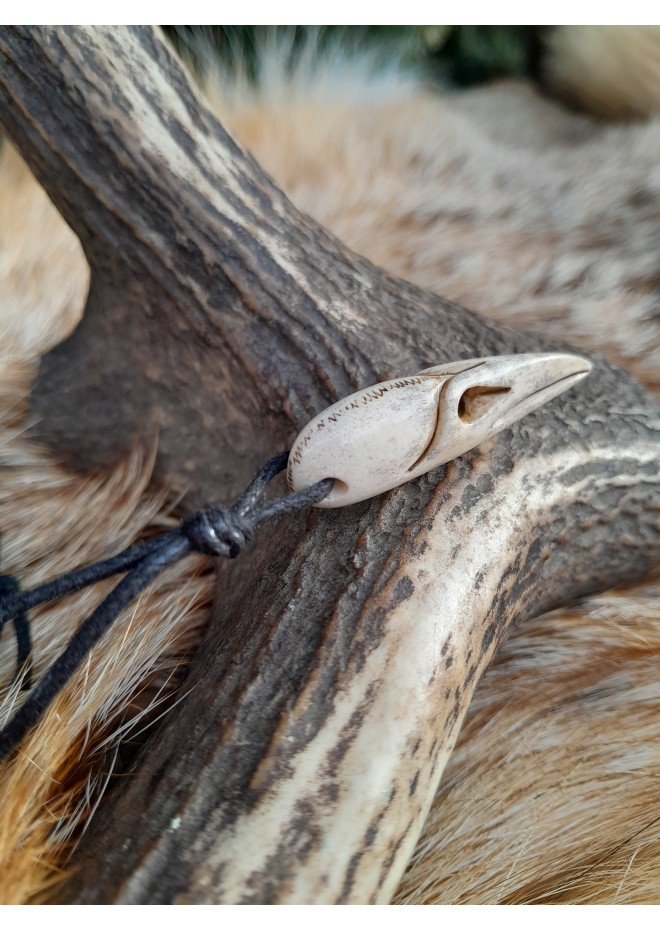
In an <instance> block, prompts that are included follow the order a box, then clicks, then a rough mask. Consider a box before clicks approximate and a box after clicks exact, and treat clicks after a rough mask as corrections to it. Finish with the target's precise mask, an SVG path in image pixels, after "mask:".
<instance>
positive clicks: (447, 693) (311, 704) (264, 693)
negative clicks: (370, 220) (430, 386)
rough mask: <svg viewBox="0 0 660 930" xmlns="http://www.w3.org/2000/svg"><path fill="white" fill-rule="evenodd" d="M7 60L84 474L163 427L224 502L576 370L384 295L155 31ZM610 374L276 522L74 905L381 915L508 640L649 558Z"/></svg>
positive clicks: (26, 45) (71, 36)
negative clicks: (485, 362) (84, 299)
mask: <svg viewBox="0 0 660 930" xmlns="http://www.w3.org/2000/svg"><path fill="white" fill-rule="evenodd" d="M0 53H1V54H2V55H3V67H2V69H1V70H0V115H1V119H2V122H3V124H4V125H5V128H6V129H7V131H8V133H9V134H10V135H11V136H12V138H13V139H14V141H15V142H16V144H17V145H18V146H19V148H20V150H21V152H22V154H23V155H24V157H25V158H26V159H27V160H28V162H29V164H30V165H31V167H32V169H33V170H34V171H35V173H36V175H37V177H38V178H39V180H40V181H41V182H42V183H43V184H44V186H45V187H46V189H47V191H48V192H49V194H50V195H51V197H52V198H53V200H54V201H55V203H56V205H57V206H58V207H59V209H60V210H61V211H62V213H63V214H64V216H65V217H66V219H67V220H68V222H69V223H70V224H71V225H72V227H73V228H74V230H75V231H76V232H77V234H78V235H79V236H80V238H81V241H82V243H83V246H84V248H85V251H86V254H87V257H88V259H89V261H90V265H91V268H92V286H91V291H90V297H89V301H88V306H87V310H86V314H85V317H84V320H83V322H82V324H81V325H80V327H79V328H78V330H77V331H76V332H75V333H74V335H73V336H72V338H71V339H70V340H68V342H66V343H65V344H63V345H62V346H60V347H59V348H58V349H56V350H55V351H54V352H53V353H51V354H50V355H49V356H47V357H46V358H45V359H44V361H43V363H42V366H41V369H40V373H39V378H38V381H37V384H36V386H35V390H34V394H33V409H34V411H35V413H37V414H38V415H39V417H41V425H40V426H39V433H38V435H39V436H40V437H41V438H42V439H43V440H46V441H47V442H48V443H49V444H50V445H51V446H52V447H53V448H55V449H57V450H58V451H59V452H60V453H62V454H63V455H65V456H66V457H67V458H68V460H69V461H70V462H72V463H75V464H76V465H77V466H78V467H80V466H81V465H82V466H84V467H96V466H98V465H101V464H108V463H110V462H112V461H114V460H115V459H116V458H117V456H119V455H121V454H122V452H123V451H124V450H126V449H127V448H128V446H129V445H130V442H131V440H132V437H133V435H134V434H135V433H136V432H140V433H142V434H143V435H147V436H148V435H150V434H151V433H152V432H153V430H154V429H155V428H156V427H157V428H158V430H159V458H158V463H157V475H158V477H159V479H160V480H161V481H163V482H166V483H167V485H168V486H169V487H171V488H173V489H174V490H175V491H182V490H187V491H188V492H189V498H188V499H189V501H190V502H191V504H192V503H193V502H195V503H198V502H200V501H204V502H207V501H209V500H222V499H227V498H229V497H230V496H231V495H233V494H234V493H235V492H236V490H237V489H238V487H239V486H240V485H241V484H242V483H243V482H244V481H245V479H246V478H247V476H248V473H249V472H250V471H252V470H253V469H254V467H255V466H256V465H257V464H258V463H259V461H260V460H261V459H263V458H265V457H267V455H268V454H270V453H272V452H273V451H275V450H276V449H278V448H280V447H282V446H285V445H288V444H289V443H290V442H291V441H292V439H293V438H294V436H295V434H296V432H297V430H298V429H300V428H301V427H302V426H303V424H304V423H305V422H306V421H307V420H308V419H309V418H310V417H311V416H313V415H315V414H316V413H318V411H319V410H321V409H323V408H324V407H325V406H327V405H328V404H329V403H333V402H335V401H336V400H338V398H340V397H342V396H345V395H347V394H350V393H351V392H353V391H355V390H358V389H361V388H364V387H366V386H368V385H369V384H372V383H374V382H375V381H378V380H384V379H387V378H398V377H400V376H404V375H408V374H411V373H414V372H416V371H419V370H420V368H423V367H425V366H429V365H438V363H441V362H449V361H453V360H456V359H461V358H463V359H470V358H475V357H482V356H485V355H502V354H505V355H509V354H516V353H521V352H536V351H553V350H556V349H558V348H561V347H555V346H547V345H545V344H544V343H542V342H541V341H540V340H537V339H535V338H532V337H530V336H525V335H523V334H517V333H513V332H511V331H508V330H505V329H501V328H498V327H496V326H494V325H493V324H491V323H489V322H487V321H486V320H484V319H482V318H480V317H478V316H477V315H475V314H473V313H470V312H468V311H466V310H462V309H461V308H458V307H456V306H454V305H452V304H450V303H448V302H447V301H443V300H442V299H440V298H437V297H434V296H432V295H429V294H426V293H424V292H422V291H419V290H418V289H416V288H414V287H412V286H411V285H408V284H406V283H405V282H403V281H400V280H395V279H392V278H390V277H388V276H387V275H386V274H384V273H383V272H382V271H380V270H379V269H377V268H375V267H374V266H373V265H371V264H370V263H369V262H367V261H366V260H364V259H362V258H360V257H359V256H356V255H354V254H352V253H350V252H349V251H348V250H347V249H346V248H345V247H343V246H342V245H341V244H340V243H339V242H337V241H336V240H335V239H333V238H332V237H331V236H329V235H328V234H327V233H326V232H325V231H324V230H322V229H321V228H320V227H319V226H318V225H317V224H315V223H314V222H313V221H312V220H310V219H309V218H308V217H306V216H304V215H302V214H300V213H299V212H298V211H296V210H295V208H294V207H292V205H291V204H290V203H288V201H287V200H286V198H284V196H283V195H282V194H281V193H280V192H279V191H278V190H277V189H276V188H275V187H274V185H273V184H272V182H270V180H269V179H268V178H267V177H266V176H265V175H264V174H263V173H262V172H261V171H260V169H259V168H258V166H257V165H256V164H255V163H254V162H253V161H252V160H251V159H250V158H249V156H247V155H246V154H245V153H244V152H242V151H241V150H240V149H239V148H238V147H237V146H236V145H235V143H234V142H233V141H232V140H231V139H230V138H229V137H228V135H227V134H226V133H225V132H224V130H223V129H222V127H221V126H220V125H219V124H218V123H217V121H216V120H215V119H214V118H213V116H212V115H211V113H210V112H209V111H208V110H207V108H206V107H205V105H204V104H203V102H202V101H201V99H200V97H199V95H198V93H197V92H196V90H195V89H194V88H193V87H192V85H191V83H190V81H189V80H188V78H187V77H186V76H185V74H184V73H183V71H182V70H181V68H180V66H179V64H178V63H177V61H176V60H175V58H174V57H173V55H172V54H171V53H170V52H169V51H168V49H167V48H166V46H165V45H164V44H163V42H162V41H161V39H160V38H159V36H158V34H157V33H155V32H153V31H150V30H144V29H127V30H122V31H119V30H116V29H114V30H112V31H110V30H107V29H82V28H75V29H56V30H55V29H50V28H44V29H25V28H6V29H4V30H3V31H2V33H1V34H0ZM54 99H57V101H58V105H57V107H54V106H53V105H52V101H53V100H54ZM592 362H593V371H592V374H591V376H590V378H589V379H587V381H586V382H585V383H582V384H580V385H579V386H577V387H576V388H575V389H574V390H572V391H570V392H569V393H568V394H566V395H564V396H562V397H561V398H558V399H556V400H554V401H553V402H552V403H551V404H549V405H547V406H546V407H544V408H542V409H541V410H539V411H537V412H536V413H534V414H532V415H530V416H529V417H527V418H526V419H525V420H524V421H522V422H521V423H520V424H518V425H516V426H515V427H513V428H512V429H508V430H506V431H505V432H503V433H500V434H499V436H498V437H497V438H496V439H494V440H490V441H489V442H488V443H487V444H486V445H484V446H481V447H480V448H479V449H478V450H477V451H474V452H471V453H468V454H466V455H464V456H462V457H461V458H459V459H457V460H456V461H454V462H452V463H450V464H449V465H446V466H444V467H443V468H441V469H439V470H437V471H435V472H432V473H431V474H430V475H428V476H426V477H422V478H418V479H417V480H415V481H414V482H411V483H409V484H406V485H405V486H403V487H401V488H399V489H398V490H396V491H393V492H391V493H389V494H387V495H384V496H381V497H379V498H377V499H375V500H372V501H368V502H364V503H361V504H356V505H355V506H353V507H350V508H345V509H341V510H335V511H328V512H323V513H321V512H319V513H315V514H313V515H310V516H309V517H308V518H307V519H306V520H305V521H302V520H286V521H284V520H282V522H281V524H280V526H279V527H277V528H276V529H275V530H274V531H273V532H272V533H269V534H266V536H265V538H262V539H261V540H260V541H258V542H257V544H255V546H254V548H253V550H252V551H251V553H247V554H246V555H245V556H243V557H242V559H241V560H239V562H238V563H237V564H236V565H235V566H232V567H231V568H230V569H227V568H226V567H221V568H220V570H219V581H218V584H219V592H220V596H219V598H218V604H217V607H216V611H215V616H214V619H213V622H212V624H211V627H210V629H209V631H208V634H207V636H206V639H205V641H204V643H203V648H202V649H200V651H199V654H198V656H197V657H196V659H195V661H194V662H193V665H192V668H191V671H190V676H189V679H188V681H187V688H188V689H189V694H188V696H187V697H186V698H185V699H184V700H182V701H181V703H180V704H179V705H178V707H177V708H176V710H175V711H174V712H173V713H172V714H170V716H169V717H168V720H167V722H166V724H165V726H164V727H163V728H162V729H161V730H159V731H158V732H157V733H156V734H154V736H152V738H151V740H150V742H149V743H148V745H147V746H146V748H145V751H144V752H143V754H142V755H141V757H140V759H139V760H138V762H137V763H136V766H135V768H134V771H133V772H132V775H131V778H128V779H124V780H122V782H121V784H120V785H118V786H117V787H116V789H115V791H114V792H113V794H112V797H111V799H110V800H109V801H108V802H106V804H105V806H104V808H103V810H102V811H101V812H100V814H99V816H98V817H97V818H96V819H95V820H94V822H93V823H92V825H91V828H90V830H89V831H88V832H87V834H86V835H85V838H84V840H83V842H82V844H81V847H80V850H79V853H78V864H79V866H80V869H79V871H78V872H77V874H76V876H75V877H74V878H73V879H72V881H71V882H70V884H69V885H68V887H67V891H66V896H67V899H68V900H75V901H78V902H81V903H82V902H84V903H92V902H101V901H114V902H122V903H145V902H149V903H160V902H166V901H186V902H220V901H224V902H229V901H258V902H261V903H265V902H275V901H289V902H294V901H315V902H323V901H347V902H348V901H353V902H358V901H359V902H363V901H370V900H376V901H386V900H387V899H388V897H389V896H390V894H391V892H392V890H393V888H394V887H395V885H396V883H397V880H398V878H399V876H400V875H401V872H402V870H403V868H404V867H405V865H406V863H407V860H408V858H409V855H410V852H411V850H412V848H413V845H414V843H415V840H416V838H417V835H418V833H419V830H420V827H421V824H422V822H423V819H424V817H425V814H426V812H427V810H428V807H429V805H430V802H431V799H432V797H433V793H434V791H435V788H436V786H437V784H438V781H439V778H440V774H441V772H442V768H443V765H444V762H445V760H446V758H447V756H448V754H449V752H450V751H451V748H452V746H453V743H454V740H455V738H456V734H457V731H458V728H459V727H460V723H461V720H462V717H463V714H464V712H465V709H466V707H467V705H468V703H469V701H470V697H471V695H472V692H473V690H474V687H475V685H476V683H477V681H478V679H479V677H480V675H481V673H482V672H483V670H484V668H485V667H486V665H487V663H488V660H489V658H490V656H491V655H492V652H493V650H494V649H495V647H496V645H497V643H498V642H499V640H500V639H501V638H502V636H504V634H505V632H506V629H507V627H508V625H509V624H510V622H511V621H512V620H513V619H514V618H516V619H518V620H524V619H525V618H526V617H529V616H531V615H532V614H534V613H537V612H539V611H541V610H544V609H547V608H549V607H551V606H555V605H557V604H559V603H561V602H565V601H567V600H572V599H574V598H576V597H579V596H582V595H584V594H587V593H589V592H591V591H595V590H598V589H602V588H605V587H609V586H611V585H613V584H616V583H618V582H620V581H624V580H632V579H634V578H638V577H640V576H641V575H643V574H644V573H645V572H646V571H647V570H648V567H649V566H650V565H651V564H653V562H654V561H655V560H656V559H657V553H658V539H659V536H660V534H659V533H658V525H657V511H656V510H654V508H655V507H656V506H657V481H658V457H657V436H658V421H657V417H656V415H655V413H654V410H653V407H652V405H651V403H650V401H649V399H648V397H647V396H646V394H645V393H644V391H643V390H642V388H641V387H640V386H639V385H637V384H636V383H635V382H634V381H633V380H632V379H631V378H630V377H629V376H628V375H627V374H626V373H624V372H623V371H621V370H619V369H616V368H614V367H613V366H610V365H608V364H607V363H606V362H605V361H604V360H603V359H602V358H600V357H593V358H592Z"/></svg>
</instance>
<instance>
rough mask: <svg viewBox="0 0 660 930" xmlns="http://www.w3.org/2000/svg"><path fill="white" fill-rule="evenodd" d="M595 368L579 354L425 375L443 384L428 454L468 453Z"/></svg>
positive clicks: (481, 363)
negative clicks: (445, 452)
mask: <svg viewBox="0 0 660 930" xmlns="http://www.w3.org/2000/svg"><path fill="white" fill-rule="evenodd" d="M591 367H592V366H591V362H589V361H588V360H587V359H585V358H581V357H580V356H578V355H567V354H563V353H561V354H560V353H547V354H533V355H532V354H530V355H502V356H497V357H494V358H486V359H470V360H468V361H465V362H453V363H451V364H450V365H438V366H437V367H435V368H429V369H426V370H425V371H422V372H420V375H421V376H422V377H428V378H432V379H436V378H437V379H442V381H443V385H442V388H441V391H440V398H439V403H438V424H437V430H436V433H435V436H434V437H433V439H432V441H431V442H430V443H429V447H428V450H427V452H426V455H427V456H428V457H429V458H435V457H436V455H437V454H438V453H440V454H442V453H441V450H443V449H455V450H457V451H456V452H455V453H454V456H452V458H453V457H455V456H456V455H461V454H462V453H463V452H467V451H468V449H472V448H474V446H477V445H479V444H480V443H482V442H484V441H485V440H486V439H489V438H490V437H491V436H494V435H496V433H499V432H500V431H501V430H503V429H506V427H507V426H511V424H512V423H515V422H516V420H519V419H520V418H521V417H524V416H526V415H527V414H528V413H531V412H532V411H533V410H536V409H537V408H538V407H540V406H542V405H543V404H545V403H547V401H549V400H552V399H553V398H554V397H557V396H558V395H559V394H563V392H564V391H566V390H568V388H570V387H573V385H575V384H577V383H578V381H581V380H582V379H583V378H585V377H586V376H587V375H588V374H589V372H590V371H591ZM458 450H460V451H458ZM443 461H445V462H446V461H449V459H448V458H446V457H445V458H443ZM416 464H417V463H416Z"/></svg>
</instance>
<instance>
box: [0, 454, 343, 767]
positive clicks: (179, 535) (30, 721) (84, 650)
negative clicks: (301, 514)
mask: <svg viewBox="0 0 660 930" xmlns="http://www.w3.org/2000/svg"><path fill="white" fill-rule="evenodd" d="M288 457H289V453H288V452H282V453H280V454H279V455H275V456H273V458H271V459H269V460H268V461H267V462H266V463H265V465H263V466H262V467H261V468H260V469H259V471H258V472H257V474H256V475H255V476H254V478H253V479H252V481H251V482H250V484H249V485H248V487H247V488H246V489H245V491H244V492H243V493H242V494H241V495H240V497H239V498H238V499H237V500H236V501H235V503H234V504H232V505H231V506H230V507H224V506H222V505H216V506H214V507H210V508H209V509H208V510H201V511H199V512H198V513H196V514H193V516H191V517H189V518H188V519H186V520H184V521H183V523H182V524H181V526H180V527H178V528H177V529H174V530H170V531H169V532H167V533H163V534H161V535H160V536H156V537H154V538H153V539H149V540H146V541H142V542H138V543H135V544H134V545H132V546H129V547H128V549H124V551H123V552H120V553H118V554H117V555H115V556H112V558H109V559H105V560H103V561H102V562H96V563H94V564H93V565H88V566H86V567H84V568H80V569H76V571H73V572H69V573H67V574H66V575H61V576H60V577H59V578H55V579H54V580H53V581H49V582H47V583H46V584H43V585H40V586H39V587H37V588H33V589H32V590H31V591H21V590H20V586H19V584H18V581H17V580H16V579H15V578H14V577H13V576H12V575H0V634H1V633H2V628H3V626H4V624H5V623H6V622H7V621H8V620H13V621H14V628H15V631H16V642H17V653H18V654H17V675H18V674H20V672H21V670H22V669H23V668H25V669H26V671H25V678H24V685H25V684H26V681H27V682H28V683H27V685H26V686H27V687H29V680H30V657H31V640H30V626H29V622H28V617H27V613H28V611H29V610H30V609H31V608H33V607H36V606H38V605H39V604H45V603H47V602H48V601H53V600H57V599H58V598H60V597H64V596H65V595H66V594H70V593H71V592H73V591H80V590H81V589H82V588H86V587H87V586H88V585H91V584H94V583H95V582H97V581H101V580H102V579H104V578H110V577H111V576H112V575H118V574H122V573H125V577H124V578H122V580H121V581H120V582H119V584H118V585H117V586H116V587H115V588H114V589H113V590H112V591H111V593H110V594H109V595H108V597H106V598H105V600H104V601H102V602H101V604H99V606H98V607H97V608H96V610H95V611H94V613H93V614H92V615H91V616H90V617H88V618H87V620H85V621H84V623H83V624H82V626H80V628H79V629H78V631H77V632H76V633H75V634H74V635H73V637H72V638H71V640H70V642H69V644H68V646H67V647H66V649H65V650H64V652H63V653H62V654H61V655H60V656H59V658H58V659H56V660H55V662H54V663H53V665H52V666H51V667H50V668H49V669H48V671H47V672H46V674H45V675H44V677H43V678H42V679H41V681H40V682H39V684H38V685H37V687H36V688H35V689H34V691H32V693H31V694H30V695H29V696H28V698H27V699H26V701H25V703H24V704H23V706H22V707H21V708H20V710H18V711H17V713H16V714H15V715H14V716H13V717H12V718H11V720H10V721H9V723H7V725H6V726H5V727H4V728H3V729H2V730H0V762H1V761H2V760H3V759H5V758H6V757H7V756H9V755H10V754H11V753H12V752H13V750H14V749H15V748H16V747H17V746H18V744H19V743H20V742H21V740H22V739H23V738H24V737H25V736H26V734H27V733H28V732H29V731H30V730H31V729H32V727H33V726H34V725H35V724H36V723H37V722H38V721H39V720H40V718H41V717H42V716H43V714H44V712H45V711H46V710H47V709H48V707H49V706H50V704H51V703H52V702H53V700H54V699H55V697H56V696H57V695H58V694H59V692H60V691H61V690H62V689H63V688H64V686H65V685H66V683H67V682H68V681H69V680H70V679H71V676H72V675H73V674H74V672H75V671H76V669H77V668H78V667H79V666H80V665H81V664H82V662H83V661H84V659H85V658H86V656H87V655H88V654H89V652H90V650H91V649H92V648H93V647H94V646H95V645H96V643H97V642H98V641H99V640H100V639H101V637H102V636H103V635H104V633H105V632H106V631H107V630H108V629H109V628H110V627H111V626H112V624H113V623H114V622H115V620H116V619H117V617H118V616H119V614H120V613H121V611H122V610H123V609H124V608H125V607H127V606H128V604H130V603H131V601H133V600H134V599H135V598H136V597H137V596H138V595H139V594H140V593H141V592H142V591H143V590H144V589H145V588H147V587H148V586H149V585H150V584H151V582H152V581H153V580H154V579H155V578H157V577H158V575H160V573H161V572H162V571H164V570H165V569H166V568H168V567H169V566H170V565H173V564H174V563H175V562H178V561H180V560H181V559H182V558H184V557H185V556H186V555H189V554H190V553H191V552H203V553H205V554H207V555H212V556H223V557H225V558H229V559H234V558H236V556H238V555H240V553H241V552H242V551H243V550H244V549H245V547H246V546H247V544H248V543H249V542H250V539H251V538H252V534H253V532H254V530H255V529H256V528H257V527H258V526H259V525H260V524H261V523H264V522H265V521H266V520H271V519H272V518H273V517H276V516H279V515H280V514H283V513H291V512H292V511H295V510H302V509H303V508H305V507H310V506H311V505H312V504H318V503H319V501H322V500H323V498H324V497H327V495H328V494H329V493H330V491H331V490H332V486H333V484H334V480H333V479H332V478H326V479H325V480H324V481H319V482H318V483H317V484H314V485H312V487H310V488H305V489H304V490H303V491H295V492H293V493H292V494H287V495H286V496H285V497H279V498H275V499H274V500H271V501H264V500H263V497H264V494H265V491H266V488H267V486H268V483H269V482H270V481H272V479H273V478H274V477H275V476H276V475H278V474H279V473H280V472H281V471H283V470H284V469H285V468H286V465H287V461H288Z"/></svg>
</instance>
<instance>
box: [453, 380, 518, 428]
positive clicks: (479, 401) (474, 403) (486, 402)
mask: <svg viewBox="0 0 660 930" xmlns="http://www.w3.org/2000/svg"><path fill="white" fill-rule="evenodd" d="M510 390H511V388H508V387H485V386H481V385H479V386H477V387H471V388H468V389H467V391H464V392H463V393H462V394H461V397H460V400H459V401H458V417H459V419H460V420H462V422H463V423H473V422H474V421H475V420H478V419H479V417H482V416H483V415H484V414H485V413H488V411H489V410H490V409H491V407H492V406H493V404H494V403H495V401H496V400H497V398H498V397H499V396H500V395H501V394H508V393H509V391H510Z"/></svg>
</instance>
